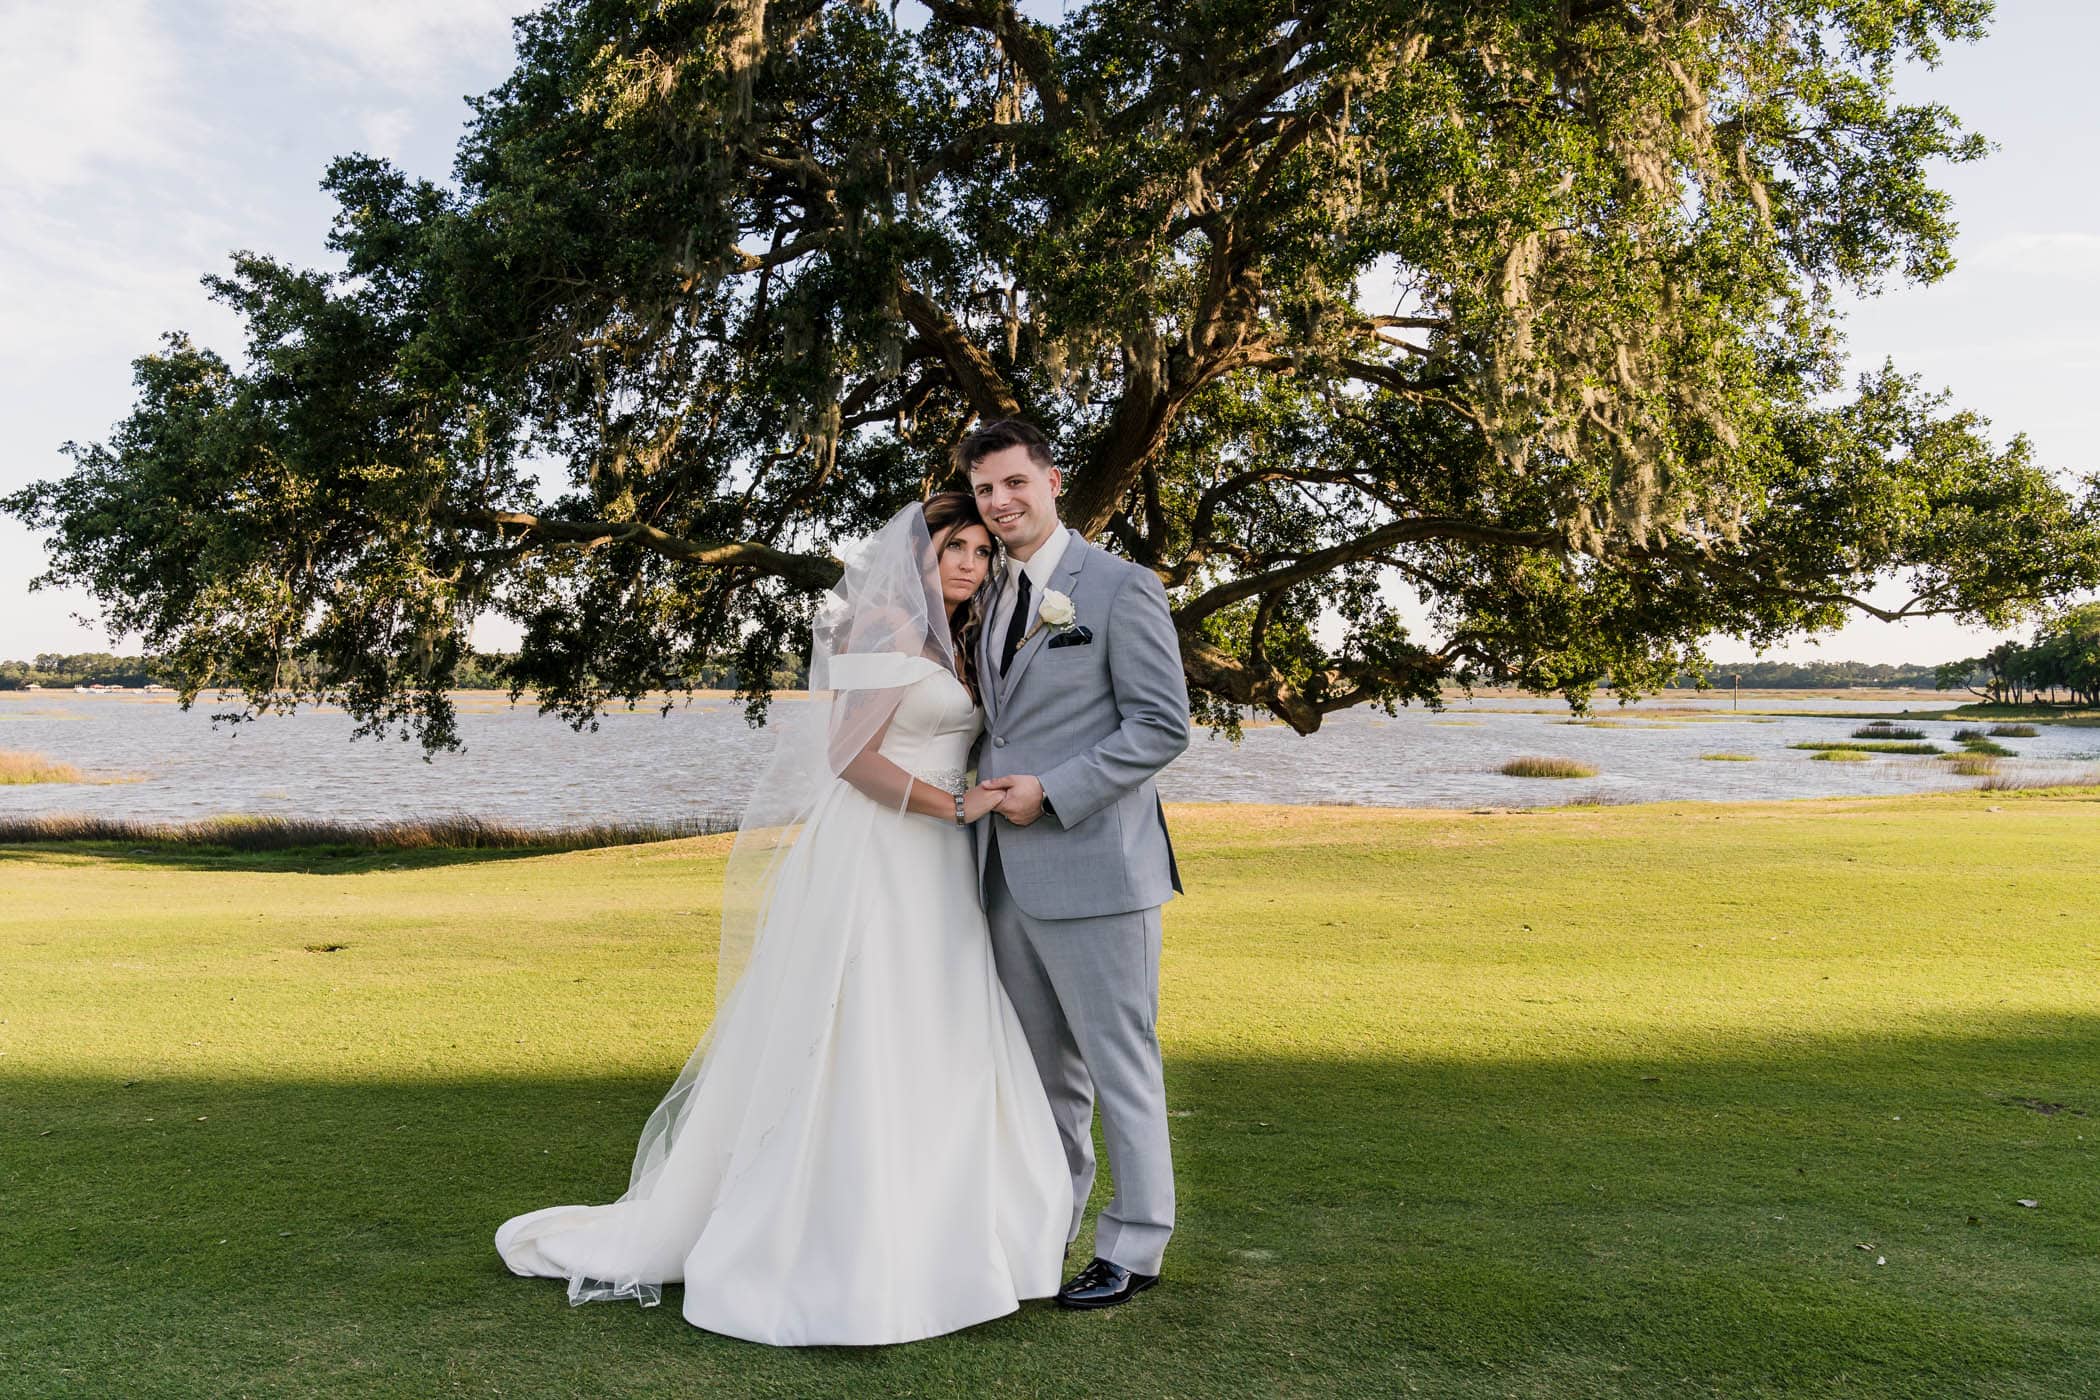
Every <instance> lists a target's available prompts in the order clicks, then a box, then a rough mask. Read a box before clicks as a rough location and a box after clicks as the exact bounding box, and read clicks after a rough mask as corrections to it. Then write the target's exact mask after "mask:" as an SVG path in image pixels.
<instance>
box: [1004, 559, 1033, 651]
mask: <svg viewBox="0 0 2100 1400" xmlns="http://www.w3.org/2000/svg"><path fill="white" fill-rule="evenodd" d="M1015 572H1016V573H1018V574H1020V575H1021V591H1020V592H1018V593H1016V594H1014V615H1013V616H1012V617H1010V618H1008V619H1007V622H1006V640H1005V641H1004V642H1002V643H1000V645H999V674H1000V675H1002V676H1003V675H1005V674H1006V668H1007V667H1009V666H1011V665H1013V664H1014V653H1015V652H1017V651H1019V650H1020V649H1021V633H1022V632H1024V631H1026V630H1027V628H1026V626H1025V624H1026V623H1027V621H1028V571H1027V570H1026V569H1017V570H1015Z"/></svg>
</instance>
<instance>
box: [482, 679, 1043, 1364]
mask: <svg viewBox="0 0 2100 1400" xmlns="http://www.w3.org/2000/svg"><path fill="white" fill-rule="evenodd" d="M930 669H932V671H933V674H929V675H926V676H924V677H923V678H922V679H919V680H917V681H915V682H913V683H912V684H911V685H910V687H909V688H908V689H907V690H906V691H905V692H904V693H903V697H902V699H901V701H900V703H899V705H898V708H897V709H896V711H895V713H894V715H893V716H892V717H891V719H890V724H889V728H888V732H887V733H886V734H885V736H884V738H883V740H882V744H881V747H880V749H879V750H878V751H879V752H880V753H881V754H882V755H883V756H884V757H887V758H888V759H890V760H891V761H892V762H893V763H895V764H896V765H897V766H898V767H900V768H903V769H906V770H908V771H909V772H911V773H913V774H915V775H917V776H919V777H920V778H922V779H924V780H926V781H928V782H930V783H933V784H934V785H936V786H939V787H943V788H946V789H948V790H950V791H956V790H959V788H960V784H961V780H962V774H963V768H964V766H965V764H966V763H967V762H968V757H969V749H970V744H971V742H972V741H973V740H974V739H975V737H976V735H977V732H978V728H979V724H980V722H981V721H980V717H979V715H978V712H977V709H976V706H975V705H974V704H973V703H972V702H971V699H970V696H969V692H968V691H967V690H965V689H964V687H963V686H962V684H961V683H960V682H959V681H957V680H956V679H955V677H954V676H953V675H952V674H951V673H950V672H948V671H947V670H945V669H942V668H930ZM700 1063H701V1071H700V1075H699V1078H698V1079H697V1081H696V1082H695V1084H694V1086H693V1090H692V1093H691V1097H690V1099H689V1101H688V1103H687V1116H686V1118H685V1119H684V1120H683V1121H682V1123H681V1124H680V1127H679V1131H678V1133H677V1135H676V1137H675V1138H674V1139H673V1140H672V1142H671V1147H670V1151H669V1155H668V1156H667V1157H666V1158H665V1160H664V1162H663V1168H662V1171H661V1173H660V1175H658V1176H657V1177H656V1179H655V1181H654V1184H653V1186H652V1187H651V1188H650V1190H649V1193H648V1195H647V1196H646V1197H644V1198H641V1199H628V1198H623V1199H622V1200H620V1201H618V1202H615V1203H613V1204H611V1205H599V1206H581V1205H578V1206H554V1207H550V1208H548V1209H545V1210H537V1211H533V1212H532V1213H530V1214H527V1215H521V1216H518V1217H516V1218H515V1219H512V1220H510V1221H507V1222H505V1224H504V1225H503V1227H502V1228H501V1229H500V1230H498V1231H497V1232H496V1247H497V1250H498V1251H499V1252H500V1253H501V1255H502V1257H503V1261H504V1263H505V1264H507V1265H508V1266H509V1267H510V1268H511V1270H512V1271H513V1272H516V1273H519V1274H526V1275H533V1276H539V1277H549V1278H568V1279H570V1280H571V1297H572V1298H574V1297H576V1296H577V1291H578V1281H579V1280H634V1279H640V1280H643V1281H645V1282H650V1283H676V1282H681V1281H682V1282H683V1283H684V1286H685V1295H684V1306H683V1311H684V1314H685V1318H686V1320H687V1321H688V1322H691V1323H693V1324H695V1325H696V1326H699V1327H704V1328H706V1329H707V1330H709V1331H711V1332H721V1333H725V1334H727V1335H729V1336H733V1337H742V1338H746V1339H748V1340H751V1341H756V1342H768V1343H773V1344H775V1345H783V1346H792V1345H818V1344H845V1345H867V1344H875V1343H886V1342H907V1341H913V1340H916V1339H918V1338H922V1337H931V1336H935V1335H938V1334H940V1333H944V1332H952V1331H954V1330H956V1329H957V1328H962V1327H968V1326H970V1325H972V1324H974V1323H979V1322H984V1321H986V1320H988V1319H990V1318H994V1317H999V1316H1002V1315H1004V1314H1006V1313H1010V1312H1012V1311H1014V1309H1015V1308H1017V1307H1018V1306H1019V1303H1020V1300H1021V1299H1023V1298H1039V1297H1046V1296H1049V1295H1051V1294H1053V1293H1055V1292H1056V1291H1057V1288H1058V1284H1059V1275H1060V1272H1061V1269H1062V1255H1063V1251H1064V1246H1065V1236H1066V1231H1067V1229H1068V1227H1069V1225H1070V1223H1071V1220H1072V1188H1071V1177H1070V1174H1069V1172H1068V1170H1067V1168H1066V1166H1065V1156H1064V1150H1063V1148H1062V1147H1061V1146H1060V1144H1059V1141H1058V1136H1057V1126H1056V1123H1055V1120H1054V1119H1053V1118H1052V1117H1051V1112H1050V1105H1049V1101H1048V1099H1047V1098H1046V1097H1045V1095H1044V1092H1043V1087H1042V1083H1041V1081H1040V1080H1039V1079H1038V1078H1037V1076H1036V1070H1035V1065H1034V1062H1033V1061H1032V1060H1031V1059H1030V1057H1029V1053H1028V1045H1027V1042H1026V1041H1025V1040H1024V1039H1023V1037H1022V1033H1021V1026H1020V1023H1019V1021H1018V1020H1017V1019H1016V1018H1015V1015H1014V1010H1013V1006H1012V1004H1011V1003H1010V1002H1009V1001H1008V1000H1007V996H1006V992H1005V990H1004V989H1003V988H1002V987H1001V986H1000V984H999V979H998V977H997V975H996V974H995V972H994V970H993V966H992V954H991V946H990V943H989V941H988V938H987V934H986V931H985V922H984V916H983V913H982V912H981V910H980V909H979V906H978V901H977V868H976V863H975V860H974V857H973V854H972V851H971V844H970V837H969V835H968V833H967V832H965V831H963V830H961V829H959V828H957V827H956V826H955V825H954V824H952V823H949V822H943V821H941V820H939V819H936V818H932V817H925V816H919V815H913V814H909V813H904V814H899V813H898V812H896V811H895V810H893V809H891V808H886V807H884V806H882V805H881V804H880V803H878V802H876V801H875V800H873V799H871V798H870V797H868V796H866V795H864V794H863V793H861V792H860V791H859V790H858V789H856V788H854V787H853V786H851V785H850V784H849V783H847V782H846V781H845V780H843V779H839V780H836V781H835V782H834V784H833V785H832V786H831V787H830V788H829V789H827V790H826V791H825V792H824V794H823V796H822V798H821V799H820V800H819V802H818V804H817V808H816V811H815V813H814V815H813V816H812V818H811V819H810V821H809V822H808V823H807V824H806V825H805V826H804V827H803V828H802V831H801V834H800V836H799V838H798V839H797V840H796V841H795V843H794V845H793V846H792V847H791V848H790V849H789V850H788V852H787V854H786V856H785V857H784V858H783V863H782V865H781V867H780V870H779V875H778V878H777V880H776V882H775V885H774V887H773V895H772V901H771V903H770V905H769V906H767V909H766V913H765V916H764V923H763V925H762V928H761V931H760V933H759V935H758V938H757V940H756V942H755V944H754V946H753V948H752V952H751V961H750V963H749V966H748V967H747V968H746V970H745V971H744V974H743V977H742V980H741V981H740V982H738V983H737V985H736V988H735V991H734V993H733V994H732V996H731V997H730V999H729V1000H728V1002H727V1003H726V1004H725V1005H724V1006H723V1007H722V1008H721V1009H720V1012H719V1015H718V1018H717V1022H716V1025H715V1027H714V1029H713V1032H712V1041H711V1043H710V1044H709V1045H708V1047H707V1049H706V1052H705V1056H704V1058H703V1059H702V1060H701V1062H700ZM598 1296H607V1295H606V1294H605V1293H603V1292H601V1293H600V1294H599V1295H598ZM618 1296H629V1297H634V1296H640V1297H641V1298H642V1300H643V1301H645V1302H653V1301H655V1297H654V1292H653V1290H650V1289H647V1288H646V1287H645V1288H644V1289H643V1291H642V1293H641V1294H639V1295H638V1294H636V1293H634V1292H632V1291H628V1292H625V1293H623V1294H620V1295H618Z"/></svg>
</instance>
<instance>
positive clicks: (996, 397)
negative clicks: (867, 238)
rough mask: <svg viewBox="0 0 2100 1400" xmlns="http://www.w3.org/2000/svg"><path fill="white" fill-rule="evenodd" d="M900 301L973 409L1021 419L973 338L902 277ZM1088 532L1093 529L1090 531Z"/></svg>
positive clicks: (1016, 404) (1011, 394) (1000, 378)
mask: <svg viewBox="0 0 2100 1400" xmlns="http://www.w3.org/2000/svg"><path fill="white" fill-rule="evenodd" d="M897 298H898V302H899V304H900V305H901V306H902V307H903V309H904V319H906V320H907V321H910V322H911V324H912V329H914V330H916V331H917V332H918V333H919V334H920V335H923V336H925V337H926V338H927V339H928V340H930V341H932V342H933V345H934V348H935V349H936V350H938V351H939V352H940V356H941V359H942V360H943V361H944V362H945V363H946V364H947V366H948V372H949V373H950V374H952V375H954V376H955V382H956V384H957V386H958V387H960V388H961V389H962V391H963V395H964V396H965V397H966V398H968V399H969V401H970V407H972V408H974V409H976V410H977V412H978V414H979V415H980V416H982V417H985V418H1018V417H1020V416H1021V404H1020V401H1019V400H1018V399H1016V398H1015V397H1014V391H1013V389H1012V388H1011V387H1009V386H1008V384H1007V382H1006V379H1005V377H1004V376H1002V375H1001V374H1000V373H999V370H998V368H997V367H996V366H995V365H993V364H992V357H991V356H989V355H987V354H985V353H984V351H983V350H982V349H980V348H979V347H978V345H977V343H976V342H975V341H973V340H971V339H970V337H969V336H968V335H967V334H966V333H965V332H964V331H963V328H962V327H961V326H960V325H957V324H956V321H955V318H954V317H953V316H950V315H949V314H948V313H947V312H946V311H944V310H943V309H942V308H941V307H940V306H938V305H937V304H935V302H934V301H933V299H932V298H930V297H928V296H927V295H926V294H925V293H924V292H922V291H920V290H919V289H918V288H917V287H914V286H913V285H912V284H911V283H910V282H909V281H908V280H906V279H905V278H904V277H903V276H902V275H899V276H898V278H897ZM1088 533H1092V530H1091V529H1089V531H1088Z"/></svg>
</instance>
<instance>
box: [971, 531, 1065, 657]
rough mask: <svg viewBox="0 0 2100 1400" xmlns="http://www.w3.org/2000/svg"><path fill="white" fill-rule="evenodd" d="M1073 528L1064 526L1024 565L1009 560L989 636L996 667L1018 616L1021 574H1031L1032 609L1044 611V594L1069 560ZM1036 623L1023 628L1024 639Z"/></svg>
mask: <svg viewBox="0 0 2100 1400" xmlns="http://www.w3.org/2000/svg"><path fill="white" fill-rule="evenodd" d="M1071 539H1072V527H1071V526H1069V525H1060V526H1058V527H1057V529H1055V530H1054V531H1052V532H1051V534H1050V538H1048V539H1046V540H1044V541H1043V544H1042V547H1041V548H1040V549H1038V550H1036V552H1035V553H1034V554H1031V555H1030V556H1029V557H1028V562H1027V563H1025V564H1024V563H1022V562H1021V561H1020V560H1018V559H1016V558H1014V557H1013V556H1012V555H1011V554H1009V555H1007V556H1006V579H1005V581H1004V582H1003V583H1002V584H1001V585H1000V588H999V601H998V602H997V603H996V604H994V605H993V607H992V620H991V630H990V631H988V632H986V633H985V635H986V636H987V637H989V638H990V639H991V643H992V665H993V667H994V668H995V669H996V668H997V667H998V665H999V651H1000V648H1001V647H1002V646H1004V645H1005V643H1006V628H1007V625H1008V624H1009V623H1010V622H1011V621H1012V619H1013V615H1014V599H1015V598H1016V597H1018V596H1019V595H1020V592H1021V578H1020V576H1021V574H1022V572H1023V571H1026V573H1027V574H1028V606H1030V607H1031V608H1034V607H1041V606H1042V602H1043V591H1044V590H1045V589H1047V588H1048V587H1049V586H1050V580H1051V579H1052V578H1053V577H1054V576H1055V575H1056V573H1057V565H1058V562H1059V561H1060V560H1062V559H1063V558H1064V557H1065V546H1066V545H1067V544H1069V543H1071ZM1031 625H1032V622H1024V623H1022V624H1021V635H1022V636H1024V637H1025V636H1027V635H1028V629H1029V627H1030V626H1031Z"/></svg>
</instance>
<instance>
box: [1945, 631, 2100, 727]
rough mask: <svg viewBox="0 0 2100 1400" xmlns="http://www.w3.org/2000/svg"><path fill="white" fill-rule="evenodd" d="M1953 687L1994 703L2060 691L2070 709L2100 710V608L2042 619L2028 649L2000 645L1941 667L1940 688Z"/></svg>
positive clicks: (2014, 702)
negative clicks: (2065, 694)
mask: <svg viewBox="0 0 2100 1400" xmlns="http://www.w3.org/2000/svg"><path fill="white" fill-rule="evenodd" d="M1957 687H1960V688H1964V689H1967V690H1969V691H1972V692H1973V693H1975V694H1977V695H1980V696H1982V697H1983V698H1984V699H1986V700H1988V701H1991V702H1993V703H1999V702H2005V701H2010V702H2011V703H2013V704H2018V703H2020V700H2021V697H2022V696H2033V697H2037V698H2039V697H2040V696H2041V694H2042V693H2043V692H2044V691H2048V692H2052V693H2053V692H2055V691H2058V690H2062V691H2066V692H2068V693H2069V696H2070V699H2071V702H2072V703H2073V704H2074V705H2079V704H2082V705H2100V603H2084V604H2081V605H2079V606H2077V607H2072V608H2066V609H2064V610H2063V611H2061V612H2059V613H2056V614H2055V615H2053V616H2050V617H2046V618H2044V619H2043V620H2042V622H2041V623H2040V624H2039V625H2038V626H2037V627H2036V629H2035V636H2034V641H2033V642H2032V643H2031V644H2029V645H2025V646H2023V645H2021V644H2020V643H2019V642H2016V641H2010V640H2008V641H2003V642H2000V643H1999V644H1998V645H1997V646H1995V647H1992V648H1991V649H1990V650H1989V651H1988V652H1986V653H1984V654H1983V655H1982V656H1978V657H1971V658H1970V659H1968V660H1966V661H1951V662H1948V663H1947V664H1946V665H1944V666H1941V667H1940V668H1939V688H1940V689H1942V690H1953V689H1956V688H1957ZM1992 732H1993V733H1996V732H1997V731H1995V730H1994V731H1992Z"/></svg>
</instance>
